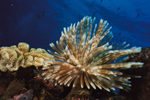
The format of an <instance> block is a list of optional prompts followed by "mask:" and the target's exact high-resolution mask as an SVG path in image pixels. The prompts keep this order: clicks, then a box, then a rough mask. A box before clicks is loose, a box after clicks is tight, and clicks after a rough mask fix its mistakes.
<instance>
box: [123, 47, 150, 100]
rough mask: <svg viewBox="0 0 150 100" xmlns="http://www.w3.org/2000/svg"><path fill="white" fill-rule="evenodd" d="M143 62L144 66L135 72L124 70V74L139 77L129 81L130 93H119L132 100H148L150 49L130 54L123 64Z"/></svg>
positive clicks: (149, 99) (149, 90) (149, 92)
mask: <svg viewBox="0 0 150 100" xmlns="http://www.w3.org/2000/svg"><path fill="white" fill-rule="evenodd" d="M129 61H134V62H143V63H144V65H143V67H142V68H140V69H136V70H132V69H130V70H128V71H126V70H124V71H123V72H124V73H125V74H130V75H140V76H142V77H141V78H140V79H136V78H135V79H134V78H133V79H131V81H132V89H131V90H130V92H129V93H128V92H124V91H120V93H121V94H123V95H127V96H128V97H131V98H132V100H150V47H147V48H145V49H142V50H141V52H140V53H137V54H130V55H128V56H127V57H126V58H125V59H124V62H129Z"/></svg>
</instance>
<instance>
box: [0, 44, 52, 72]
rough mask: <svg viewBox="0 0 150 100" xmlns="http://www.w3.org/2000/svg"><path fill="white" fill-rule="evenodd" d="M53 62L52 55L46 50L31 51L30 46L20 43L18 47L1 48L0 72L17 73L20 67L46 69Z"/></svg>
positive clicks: (32, 49)
mask: <svg viewBox="0 0 150 100" xmlns="http://www.w3.org/2000/svg"><path fill="white" fill-rule="evenodd" d="M51 60H53V58H52V55H50V54H49V53H47V52H46V51H45V50H44V49H41V48H38V49H34V48H31V49H29V45H28V44H26V43H19V44H18V47H17V46H15V45H14V46H11V47H1V48H0V70H1V71H2V72H5V71H7V70H9V71H17V70H18V68H19V67H20V66H21V67H29V66H32V65H34V66H36V67H39V66H42V67H45V66H48V65H50V63H49V61H51Z"/></svg>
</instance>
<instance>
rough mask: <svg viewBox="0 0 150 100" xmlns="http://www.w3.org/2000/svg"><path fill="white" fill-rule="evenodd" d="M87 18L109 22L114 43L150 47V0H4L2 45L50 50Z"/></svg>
mask: <svg viewBox="0 0 150 100" xmlns="http://www.w3.org/2000/svg"><path fill="white" fill-rule="evenodd" d="M86 15H88V16H92V17H96V23H98V22H99V20H100V19H101V18H102V19H104V20H107V21H108V22H109V25H110V26H112V30H111V31H112V32H113V34H114V38H113V42H116V43H119V44H120V43H121V41H122V42H123V41H127V43H130V44H131V46H141V47H143V48H145V47H150V0H1V1H0V46H11V45H17V44H18V43H19V42H26V43H28V44H30V46H31V47H34V48H38V47H40V48H44V49H49V48H50V47H49V43H51V42H55V41H56V40H58V39H59V37H60V34H61V31H62V30H63V27H67V26H70V24H71V23H76V22H77V21H80V20H81V19H82V18H83V17H84V16H86Z"/></svg>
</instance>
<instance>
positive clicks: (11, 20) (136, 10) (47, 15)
mask: <svg viewBox="0 0 150 100" xmlns="http://www.w3.org/2000/svg"><path fill="white" fill-rule="evenodd" d="M85 16H91V17H92V18H94V17H96V21H95V23H97V24H98V23H99V21H100V19H104V20H107V21H108V23H109V27H110V26H112V29H111V31H112V33H113V34H114V37H113V39H112V40H111V41H112V42H115V43H117V44H121V43H123V42H124V41H126V42H127V44H130V46H129V47H133V46H137V47H142V48H146V47H150V0H0V47H2V46H12V45H17V44H18V43H19V42H25V43H27V44H29V45H30V47H32V48H43V49H45V50H47V49H51V48H50V46H49V43H51V42H53V43H54V44H55V43H56V41H57V40H59V38H60V36H61V31H63V28H64V27H69V26H70V25H71V23H77V22H78V21H80V20H81V19H82V18H83V17H85ZM149 51H150V48H146V49H144V50H142V52H140V54H137V55H136V54H133V55H129V59H127V61H135V62H143V63H145V65H144V67H143V69H142V70H140V69H139V70H136V71H134V70H131V72H130V71H127V72H126V71H125V73H128V74H132V73H133V75H140V76H142V77H143V76H144V78H141V79H140V80H139V81H137V80H136V79H135V80H133V84H134V85H133V89H132V91H131V92H129V93H127V92H122V91H121V92H120V90H119V89H116V91H113V92H111V93H109V92H108V93H107V92H106V91H104V90H103V91H102V92H101V93H99V91H101V90H92V89H91V91H90V93H91V95H94V96H93V97H92V98H100V97H104V98H105V97H111V96H114V95H115V96H116V95H117V94H118V93H119V92H120V94H121V95H122V94H123V95H124V97H125V96H126V95H129V97H132V96H133V95H136V94H135V93H136V91H139V92H138V94H141V95H143V96H141V98H142V99H141V98H140V97H137V98H140V99H137V100H148V99H147V98H149V95H150V94H149V93H150V92H149V91H150V85H149V83H150V74H147V73H150V67H149V66H150V52H149ZM136 58H137V59H136ZM34 71H35V67H33V66H31V67H30V68H28V69H23V68H20V69H19V70H18V72H12V73H9V72H7V73H5V72H1V71H0V82H1V83H0V96H1V95H2V94H3V95H4V97H5V93H6V94H7V89H6V88H7V86H8V83H9V82H11V81H12V80H13V81H14V82H12V83H13V85H10V86H12V87H15V86H14V84H22V83H23V85H24V84H28V83H30V84H31V83H33V86H32V85H31V86H28V85H27V86H28V87H27V89H26V90H28V91H27V93H28V94H32V95H29V96H28V97H33V90H34V92H35V94H36V95H39V94H40V96H41V95H42V96H41V97H40V98H43V97H46V96H47V94H48V93H47V94H46V93H45V92H43V90H44V89H45V90H44V91H46V89H47V87H50V88H51V87H52V91H51V89H50V92H52V93H54V94H52V95H55V94H57V95H56V96H54V97H59V98H55V100H60V98H63V97H65V96H66V95H67V93H69V92H68V91H70V90H71V87H69V88H66V87H65V89H63V88H64V87H63V86H59V85H58V86H57V88H55V86H54V84H53V85H52V84H50V85H48V83H46V82H45V81H43V80H42V79H40V78H41V77H39V76H38V75H37V77H34V76H35V72H34ZM22 73H24V74H22ZM29 73H31V74H29ZM36 73H37V72H36ZM3 74H4V75H3ZM7 74H8V75H7ZM26 75H27V76H26ZM3 76H5V77H3ZM12 76H13V77H14V78H12ZM31 76H32V77H31ZM2 77H3V78H2ZM6 77H8V78H6ZM16 79H18V80H19V81H20V80H23V79H25V81H24V80H23V82H22V83H19V81H16ZM26 80H28V82H26ZM41 80H42V82H43V83H42V84H41ZM3 81H4V82H3ZM5 81H7V82H5ZM138 82H139V84H142V85H140V86H139V84H137V83H138ZM2 83H3V84H4V85H5V83H7V86H3V85H1V84H2ZM30 84H29V85H30ZM43 84H44V85H45V86H47V87H46V88H45V87H44V89H43V90H42V89H41V85H43ZM145 84H146V85H145ZM16 86H18V85H16ZM138 86H139V88H140V89H139V88H137V87H138ZM4 87H5V88H4ZM8 87H9V86H8ZM18 87H20V89H22V90H20V91H25V90H23V88H24V87H23V86H22V85H21V86H18ZM29 87H33V90H30V88H29ZM37 87H38V88H37ZM143 87H144V88H143ZM2 89H3V90H2ZM53 89H54V90H55V92H53ZM67 89H68V90H67ZM146 89H147V90H146ZM4 90H6V92H4V93H3V91H4ZM14 90H15V89H14ZM14 90H13V89H12V90H11V92H12V93H13V92H14ZM56 90H59V91H57V92H56ZM142 90H143V91H144V92H143V91H142ZM15 91H18V90H15ZM36 91H37V92H36ZM39 91H40V92H39ZM41 91H42V92H41ZM60 91H61V92H62V91H63V92H62V93H61V92H60ZM66 91H67V92H66ZM147 91H148V92H147ZM8 92H10V91H8ZM19 93H21V92H18V94H19ZM44 93H45V94H46V95H43V94H44ZM63 93H66V94H63ZM146 93H147V94H146ZM16 94H17V93H16ZM16 94H13V95H11V96H10V97H11V98H12V97H13V96H15V95H16ZM60 94H61V95H60ZM104 94H105V95H104ZM130 94H131V95H130ZM145 94H146V96H145ZM22 95H23V96H26V95H27V94H26V92H25V94H22ZM22 95H21V96H22ZM87 95H88V96H89V94H88V93H87ZM110 95H111V96H110ZM119 96H120V95H119ZM144 97H145V98H146V99H143V98H144ZM47 98H48V97H47ZM121 98H123V97H121ZM133 98H136V97H133ZM0 100H1V98H0ZM14 100H15V99H14ZM17 100H22V99H17ZM29 100H32V99H29ZM40 100H44V99H40ZM45 100H49V99H45ZM51 100H53V99H51ZM85 100H89V99H85ZM91 100H95V99H91ZM98 100H99V99H98ZM101 100H108V99H101ZM109 100H110V99H109ZM112 100H113V99H112ZM114 100H115V99H114ZM116 100H129V99H116ZM132 100H134V99H132Z"/></svg>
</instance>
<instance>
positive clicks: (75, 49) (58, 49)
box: [43, 16, 143, 91]
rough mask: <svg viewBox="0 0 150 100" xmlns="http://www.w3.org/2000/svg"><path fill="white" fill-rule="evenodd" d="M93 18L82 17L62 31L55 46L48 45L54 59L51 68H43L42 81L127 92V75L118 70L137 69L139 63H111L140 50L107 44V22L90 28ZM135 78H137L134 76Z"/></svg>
mask: <svg viewBox="0 0 150 100" xmlns="http://www.w3.org/2000/svg"><path fill="white" fill-rule="evenodd" d="M94 21H95V18H94V19H92V18H91V17H88V16H86V17H84V18H83V19H82V20H81V21H80V22H78V23H77V24H73V25H72V24H71V26H70V27H67V28H64V31H63V32H62V33H61V37H60V39H59V41H56V46H55V45H54V44H53V43H51V44H50V47H51V48H52V49H53V50H54V51H55V52H52V51H50V50H49V52H50V54H51V55H52V56H53V57H54V59H55V60H54V61H51V64H52V66H47V67H44V68H43V70H45V71H44V72H43V76H45V79H54V80H56V83H55V84H58V83H59V84H63V85H67V86H70V85H71V83H73V87H76V86H77V85H78V84H80V87H81V88H84V86H86V87H87V88H88V89H90V87H91V86H92V87H93V88H94V89H96V87H98V88H99V89H102V88H104V89H105V90H107V91H110V90H115V88H114V87H117V88H119V89H124V90H128V89H130V86H131V85H130V83H131V82H130V81H129V79H130V78H131V77H130V76H126V77H125V76H122V75H123V73H122V72H119V71H118V70H119V69H129V68H139V67H142V65H143V63H141V62H126V63H123V62H114V61H115V60H117V59H119V58H121V57H123V56H125V55H128V54H131V53H138V52H140V51H141V47H132V48H129V49H127V47H128V46H129V44H126V43H125V42H124V43H122V44H121V45H115V44H112V45H110V40H111V39H112V38H113V34H112V32H111V31H110V29H111V27H109V28H108V25H109V23H108V22H107V21H104V20H102V19H101V20H100V22H99V24H98V26H97V24H95V25H94ZM137 77H138V76H137Z"/></svg>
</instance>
